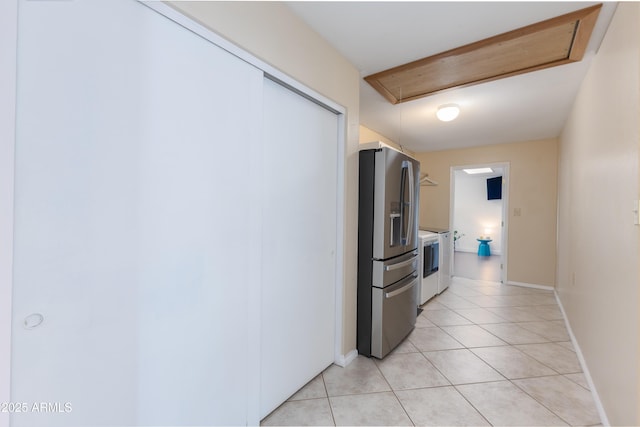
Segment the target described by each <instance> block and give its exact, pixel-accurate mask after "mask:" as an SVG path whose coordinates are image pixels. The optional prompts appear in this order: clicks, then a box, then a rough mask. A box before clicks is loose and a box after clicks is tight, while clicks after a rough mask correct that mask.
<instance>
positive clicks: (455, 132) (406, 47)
mask: <svg viewBox="0 0 640 427" xmlns="http://www.w3.org/2000/svg"><path fill="white" fill-rule="evenodd" d="M287 4H288V5H289V7H290V8H291V9H292V10H293V12H294V13H296V14H297V15H298V16H299V17H300V18H301V19H303V20H304V21H305V22H306V23H307V24H308V25H309V26H310V27H312V28H313V29H314V30H315V31H317V32H318V33H319V34H320V35H321V36H322V37H323V38H324V39H326V40H327V41H328V42H329V43H330V44H331V45H333V46H334V47H335V48H336V49H337V50H338V51H340V52H341V53H342V54H343V55H344V56H345V57H346V58H347V59H348V60H349V61H350V62H351V63H353V64H354V65H355V66H356V68H358V70H360V74H361V77H365V76H367V75H369V74H372V73H375V72H378V71H382V70H385V69H388V68H391V67H394V66H397V65H402V64H405V63H407V62H409V61H413V60H416V59H420V58H424V57H427V56H430V55H434V54H437V53H440V52H443V51H446V50H449V49H452V48H455V47H459V46H462V45H465V44H468V43H472V42H475V41H478V40H482V39H485V38H487V37H491V36H494V35H497V34H501V33H504V32H506V31H510V30H513V29H516V28H520V27H523V26H525V25H529V24H533V23H536V22H539V21H542V20H545V19H549V18H553V17H555V16H558V15H562V14H565V13H568V12H572V11H575V10H578V9H583V8H585V7H588V6H591V5H594V4H597V3H594V2H546V1H545V2H428V1H427V2H420V1H411V2H341V1H336V2H333V1H329V2H322V1H321V2H306V1H304V2H288V3H287ZM615 6H616V3H614V2H607V3H604V4H603V7H602V10H601V11H600V16H599V18H598V22H597V23H596V27H595V28H594V31H593V35H592V37H591V41H590V44H589V46H588V48H587V53H586V54H585V57H584V59H583V60H582V61H581V62H578V63H573V64H567V65H563V66H560V67H554V68H549V69H546V70H541V71H537V72H533V73H528V74H522V75H519V76H515V77H510V78H506V79H502V80H498V81H493V82H489V83H483V84H479V85H475V86H470V87H467V88H462V89H452V90H449V91H446V92H443V93H439V94H436V95H433V96H429V97H426V98H422V99H419V100H416V101H410V102H405V103H402V104H398V105H392V104H390V103H389V102H388V101H386V100H385V99H384V98H383V97H382V96H381V95H380V94H378V92H376V91H375V90H374V89H373V88H372V87H371V86H369V84H368V83H366V82H365V81H364V80H361V82H360V123H361V124H362V125H364V126H366V127H368V128H370V129H372V130H374V131H376V132H378V133H380V134H382V135H384V136H386V137H387V138H390V139H391V140H393V141H395V142H397V143H399V144H401V145H403V146H405V147H407V148H409V149H411V150H414V151H417V152H421V151H433V150H445V149H451V148H462V147H471V146H479V145H487V144H497V143H506V142H516V141H530V140H537V139H545V138H553V137H557V136H559V134H560V132H561V130H562V128H563V126H564V123H565V121H566V119H567V116H568V114H569V111H570V109H571V106H572V104H573V101H574V99H575V96H576V93H577V91H578V88H579V86H580V83H581V82H582V79H583V78H584V76H585V74H586V71H587V69H588V66H589V64H590V60H591V58H592V57H593V55H594V54H595V52H596V51H597V49H598V47H599V46H600V42H601V41H602V38H603V36H604V33H605V31H606V29H607V27H608V25H609V22H610V20H611V17H612V16H613V12H614V11H615ZM447 103H457V104H459V105H460V107H461V113H460V116H459V117H458V118H457V119H456V120H454V121H452V122H448V123H444V122H439V121H438V120H437V119H436V117H435V112H436V109H437V107H438V106H439V105H442V104H447Z"/></svg>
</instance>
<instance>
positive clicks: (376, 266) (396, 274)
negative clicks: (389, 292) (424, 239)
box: [372, 250, 419, 288]
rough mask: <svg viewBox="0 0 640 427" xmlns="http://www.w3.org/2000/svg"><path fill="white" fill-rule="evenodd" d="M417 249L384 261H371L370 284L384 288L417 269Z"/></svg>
mask: <svg viewBox="0 0 640 427" xmlns="http://www.w3.org/2000/svg"><path fill="white" fill-rule="evenodd" d="M418 261H419V257H418V251H417V250H415V251H412V252H409V253H407V254H404V255H401V256H399V257H395V258H392V259H388V260H386V261H377V260H374V261H373V276H372V282H373V283H372V284H373V286H374V287H376V288H384V287H385V286H389V285H391V284H393V283H395V282H397V281H398V280H401V279H404V278H405V277H407V276H408V275H410V274H412V273H414V272H415V271H417V270H418Z"/></svg>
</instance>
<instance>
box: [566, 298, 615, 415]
mask: <svg viewBox="0 0 640 427" xmlns="http://www.w3.org/2000/svg"><path fill="white" fill-rule="evenodd" d="M553 293H554V294H555V296H556V301H557V302H558V306H559V307H560V311H561V312H562V317H563V318H564V324H565V326H566V327H567V332H569V337H570V338H571V343H572V344H573V348H574V349H575V351H576V356H578V362H580V366H581V367H582V372H583V373H584V376H585V378H586V380H587V384H589V390H591V395H592V396H593V401H594V403H595V404H596V410H597V411H598V415H599V416H600V422H601V423H602V425H603V426H610V425H611V424H610V423H609V418H607V413H606V412H605V410H604V406H602V401H601V400H600V395H599V394H598V390H596V386H595V384H594V383H593V378H591V374H590V373H589V368H588V367H587V362H586V361H585V360H584V356H583V355H582V350H580V346H579V345H578V341H577V340H576V337H575V335H573V331H572V330H571V325H570V324H569V319H567V313H565V311H564V307H563V306H562V301H560V297H559V296H558V292H556V291H555V290H554V292H553Z"/></svg>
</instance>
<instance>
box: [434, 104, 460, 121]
mask: <svg viewBox="0 0 640 427" xmlns="http://www.w3.org/2000/svg"><path fill="white" fill-rule="evenodd" d="M458 114H460V107H458V105H457V104H445V105H441V106H439V107H438V112H437V113H436V116H437V117H438V119H439V120H440V121H443V122H450V121H451V120H454V119H455V118H456V117H458Z"/></svg>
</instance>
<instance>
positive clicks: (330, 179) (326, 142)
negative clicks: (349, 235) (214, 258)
mask: <svg viewBox="0 0 640 427" xmlns="http://www.w3.org/2000/svg"><path fill="white" fill-rule="evenodd" d="M337 154H338V117H337V115H336V114H334V113H333V112H331V111H328V110H327V109H325V108H324V107H322V106H320V105H318V104H316V103H314V102H312V101H310V100H308V99H307V98H305V97H303V96H300V95H299V94H297V93H295V92H293V91H291V90H289V89H287V88H285V87H283V86H281V85H280V84H278V83H275V82H273V81H271V80H268V79H265V86H264V147H263V158H264V163H263V169H264V175H263V178H262V187H263V191H264V199H263V214H262V215H263V241H262V248H263V249H262V252H263V261H262V275H263V286H262V350H261V360H262V365H261V366H262V372H261V382H262V386H261V405H260V406H261V416H262V417H264V416H266V415H267V414H268V413H269V412H271V411H272V410H273V409H275V408H276V407H277V406H278V405H279V404H280V403H282V402H283V401H285V400H286V399H287V398H289V397H290V396H291V395H292V394H293V393H294V392H295V391H297V390H298V389H299V388H300V387H302V386H303V385H304V384H305V383H307V382H308V381H309V380H311V379H312V378H313V377H315V376H316V375H317V374H318V373H320V372H321V371H322V370H323V369H324V368H326V367H327V366H329V365H330V364H331V363H332V361H333V357H334V334H335V285H336V277H335V276H336V233H337V229H336V206H337V205H336V202H337V194H336V191H337Z"/></svg>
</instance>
